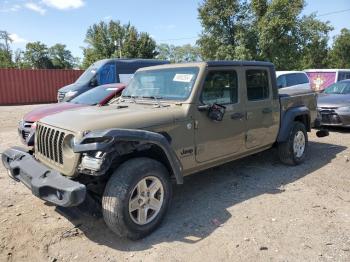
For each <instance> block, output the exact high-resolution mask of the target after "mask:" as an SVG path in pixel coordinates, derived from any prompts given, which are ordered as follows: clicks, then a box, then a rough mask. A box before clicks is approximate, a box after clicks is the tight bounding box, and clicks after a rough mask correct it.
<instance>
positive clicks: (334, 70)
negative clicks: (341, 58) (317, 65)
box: [304, 68, 350, 73]
mask: <svg viewBox="0 0 350 262" xmlns="http://www.w3.org/2000/svg"><path fill="white" fill-rule="evenodd" d="M338 71H348V72H350V69H331V68H329V69H305V70H304V72H310V73H313V72H338Z"/></svg>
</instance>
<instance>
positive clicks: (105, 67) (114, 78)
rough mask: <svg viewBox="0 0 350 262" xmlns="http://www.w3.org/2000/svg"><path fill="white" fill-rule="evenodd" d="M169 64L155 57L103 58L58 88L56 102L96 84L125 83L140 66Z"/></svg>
mask: <svg viewBox="0 0 350 262" xmlns="http://www.w3.org/2000/svg"><path fill="white" fill-rule="evenodd" d="M162 64H169V62H168V61H164V60H156V59H103V60H99V61H97V62H95V63H93V64H92V65H91V66H90V67H89V68H88V69H86V70H85V72H84V73H83V74H82V75H81V76H80V77H79V78H78V79H77V81H75V83H73V84H70V85H67V86H64V87H62V88H61V89H59V90H58V93H57V100H58V102H62V101H69V100H71V99H73V98H74V97H76V96H78V95H80V94H82V93H84V92H86V91H88V90H90V89H91V88H94V87H96V86H100V85H105V84H111V83H125V84H127V83H128V82H129V80H130V79H131V77H132V76H133V74H134V73H135V71H136V70H137V69H139V68H142V67H148V66H154V65H162Z"/></svg>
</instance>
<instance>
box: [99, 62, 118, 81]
mask: <svg viewBox="0 0 350 262" xmlns="http://www.w3.org/2000/svg"><path fill="white" fill-rule="evenodd" d="M115 82H116V72H115V64H113V63H110V64H106V65H104V66H103V67H102V68H101V70H100V71H99V85H105V84H111V83H115Z"/></svg>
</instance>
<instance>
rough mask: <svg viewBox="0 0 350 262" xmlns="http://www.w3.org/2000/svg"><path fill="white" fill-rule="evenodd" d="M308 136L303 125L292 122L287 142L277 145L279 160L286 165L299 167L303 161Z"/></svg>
mask: <svg viewBox="0 0 350 262" xmlns="http://www.w3.org/2000/svg"><path fill="white" fill-rule="evenodd" d="M307 149H308V136H307V132H306V128H305V125H304V124H303V123H300V122H294V123H293V127H292V129H291V130H290V133H289V136H288V139H287V141H285V142H281V143H279V144H278V155H279V158H280V160H281V161H282V162H283V163H284V164H287V165H299V164H301V163H302V162H304V160H305V156H306V153H307Z"/></svg>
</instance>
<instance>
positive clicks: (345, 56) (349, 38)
mask: <svg viewBox="0 0 350 262" xmlns="http://www.w3.org/2000/svg"><path fill="white" fill-rule="evenodd" d="M330 65H331V66H332V67H333V68H350V30H349V29H346V28H343V29H342V30H341V31H340V35H338V36H336V37H335V38H334V42H333V46H332V50H331V51H330Z"/></svg>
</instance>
